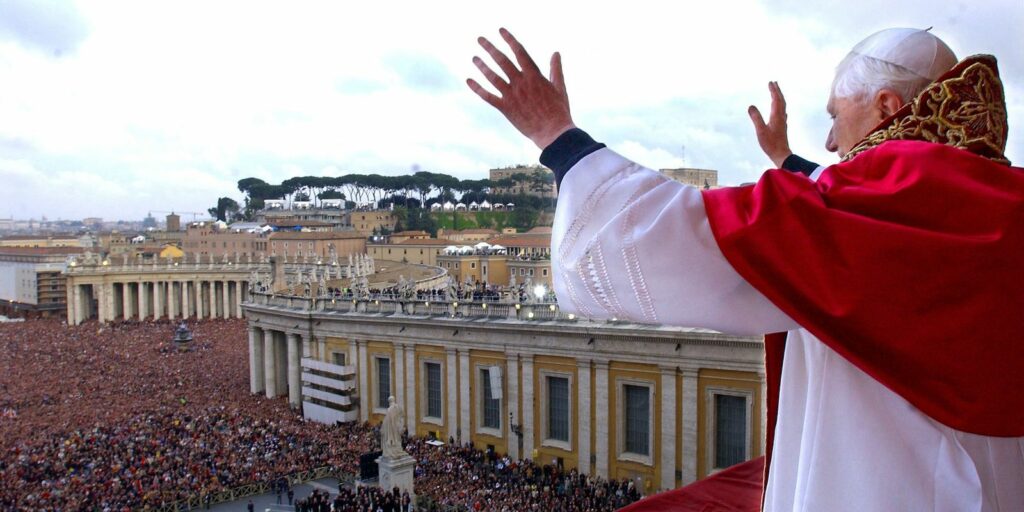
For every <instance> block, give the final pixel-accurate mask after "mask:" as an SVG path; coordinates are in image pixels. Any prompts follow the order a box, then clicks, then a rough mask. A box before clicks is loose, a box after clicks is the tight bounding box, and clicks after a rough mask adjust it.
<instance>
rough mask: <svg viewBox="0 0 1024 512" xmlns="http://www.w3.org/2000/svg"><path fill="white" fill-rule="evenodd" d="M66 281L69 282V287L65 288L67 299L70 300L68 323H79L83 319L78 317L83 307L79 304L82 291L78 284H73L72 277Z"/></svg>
mask: <svg viewBox="0 0 1024 512" xmlns="http://www.w3.org/2000/svg"><path fill="white" fill-rule="evenodd" d="M65 283H67V288H65V293H67V298H66V299H65V300H66V301H67V302H68V325H78V324H79V323H81V320H79V319H78V315H79V310H80V309H82V308H81V306H79V304H78V295H79V293H80V292H79V291H78V285H77V284H73V282H72V280H71V279H67V280H66V281H65Z"/></svg>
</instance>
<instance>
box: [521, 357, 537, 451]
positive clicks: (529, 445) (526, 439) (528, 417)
mask: <svg viewBox="0 0 1024 512" xmlns="http://www.w3.org/2000/svg"><path fill="white" fill-rule="evenodd" d="M522 364H523V414H522V415H523V453H522V455H521V456H522V458H524V459H529V460H533V449H534V447H535V446H534V441H533V434H534V421H533V402H534V398H533V354H523V361H522Z"/></svg>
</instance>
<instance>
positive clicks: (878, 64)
mask: <svg viewBox="0 0 1024 512" xmlns="http://www.w3.org/2000/svg"><path fill="white" fill-rule="evenodd" d="M930 83H932V80H931V79H929V78H923V77H921V76H920V75H918V74H917V73H914V72H913V71H910V70H909V69H907V68H905V67H903V66H900V65H897V64H893V63H890V62H885V61H883V60H879V59H875V58H872V57H867V56H864V55H858V54H855V53H851V54H849V55H847V56H846V58H845V59H843V61H842V62H840V63H839V66H838V67H837V68H836V78H835V80H833V81H832V96H833V97H836V98H858V99H860V98H864V97H869V96H874V95H875V94H877V93H878V91H881V90H882V89H890V90H892V91H893V92H895V93H896V94H898V95H899V97H900V99H902V100H903V101H904V102H908V101H910V100H912V99H914V97H915V96H917V95H918V94H919V93H920V92H921V91H923V90H924V89H925V87H927V86H928V84H930Z"/></svg>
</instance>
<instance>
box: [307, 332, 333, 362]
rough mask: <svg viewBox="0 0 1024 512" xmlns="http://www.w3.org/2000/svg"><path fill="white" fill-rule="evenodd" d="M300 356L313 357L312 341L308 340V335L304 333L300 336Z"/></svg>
mask: <svg viewBox="0 0 1024 512" xmlns="http://www.w3.org/2000/svg"><path fill="white" fill-rule="evenodd" d="M302 357H304V358H308V357H313V342H312V341H310V340H309V336H305V335H303V336H302ZM331 362H332V363H333V362H334V361H331Z"/></svg>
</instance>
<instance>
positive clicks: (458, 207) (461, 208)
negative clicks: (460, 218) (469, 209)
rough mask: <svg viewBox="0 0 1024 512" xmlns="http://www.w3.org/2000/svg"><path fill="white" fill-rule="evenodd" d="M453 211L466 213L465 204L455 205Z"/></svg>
mask: <svg viewBox="0 0 1024 512" xmlns="http://www.w3.org/2000/svg"><path fill="white" fill-rule="evenodd" d="M455 211H457V212H464V211H466V203H459V204H457V205H455Z"/></svg>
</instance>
